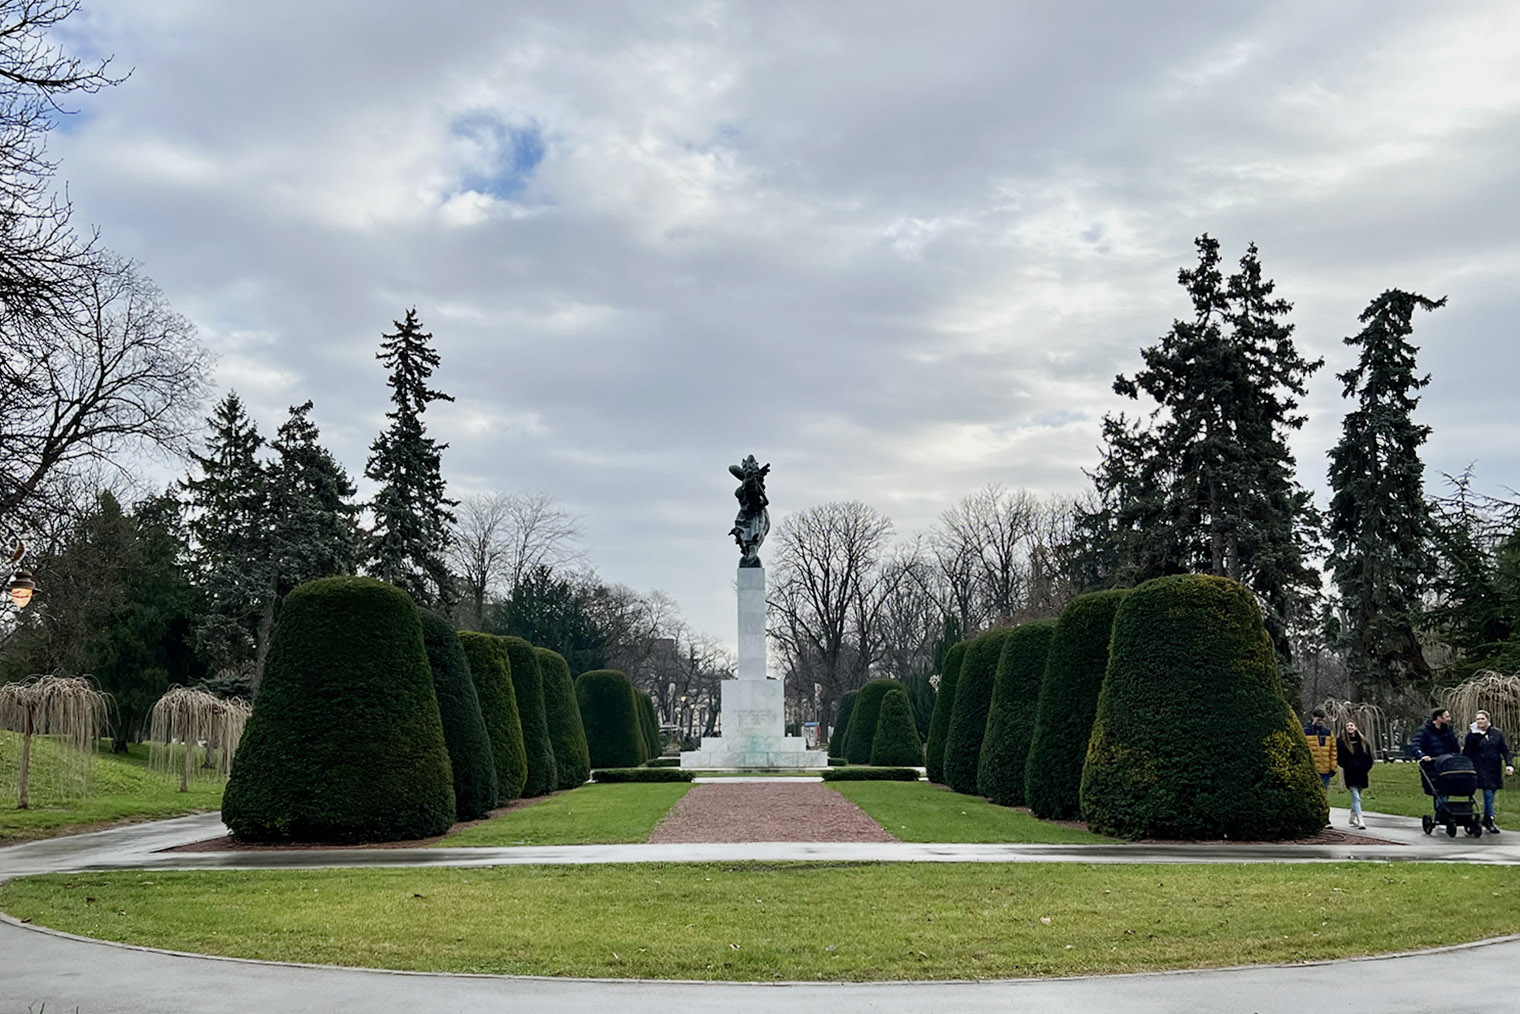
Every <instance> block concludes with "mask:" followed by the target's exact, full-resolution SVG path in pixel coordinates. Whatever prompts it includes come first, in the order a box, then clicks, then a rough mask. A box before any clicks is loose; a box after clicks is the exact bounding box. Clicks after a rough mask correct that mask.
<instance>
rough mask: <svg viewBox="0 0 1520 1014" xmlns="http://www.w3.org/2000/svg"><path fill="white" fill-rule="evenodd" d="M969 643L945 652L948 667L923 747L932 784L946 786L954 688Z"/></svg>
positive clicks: (942, 672) (963, 643) (935, 701)
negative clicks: (948, 735) (947, 740)
mask: <svg viewBox="0 0 1520 1014" xmlns="http://www.w3.org/2000/svg"><path fill="white" fill-rule="evenodd" d="M970 644H971V642H970V641H960V642H959V643H957V644H953V645H951V646H950V650H949V651H947V652H945V665H944V669H943V671H941V672H940V674H939V692H938V693H936V694H935V695H934V715H933V717H931V718H930V719H929V738H928V741H927V743H926V744H925V745H924V767H925V768H927V769H928V772H929V781H931V782H935V783H936V784H939V785H943V784H944V783H945V739H946V736H947V734H948V733H949V732H950V712H952V711H954V710H955V687H956V683H957V681H958V680H959V678H960V674H961V663H962V661H963V660H964V659H965V657H966V648H967V647H969V646H970Z"/></svg>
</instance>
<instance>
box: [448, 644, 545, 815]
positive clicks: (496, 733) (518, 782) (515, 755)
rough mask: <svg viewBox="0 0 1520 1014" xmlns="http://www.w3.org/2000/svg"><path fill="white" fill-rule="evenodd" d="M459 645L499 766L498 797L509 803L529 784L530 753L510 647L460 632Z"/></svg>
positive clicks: (494, 758)
mask: <svg viewBox="0 0 1520 1014" xmlns="http://www.w3.org/2000/svg"><path fill="white" fill-rule="evenodd" d="M459 643H460V646H461V647H463V648H464V657H465V661H466V663H467V664H468V665H469V668H470V680H471V682H473V683H474V684H475V693H476V695H477V696H478V697H479V699H480V714H481V717H482V718H483V719H484V720H485V726H486V736H487V738H488V739H490V741H491V758H492V760H493V761H494V762H495V764H496V781H497V790H498V793H497V794H498V797H499V798H500V800H501V802H503V803H506V802H510V801H511V800H514V799H517V798H519V797H520V796H521V795H522V794H523V785H524V784H525V783H526V782H527V781H528V753H527V750H526V749H525V748H524V747H523V733H522V720H521V719H520V718H519V717H518V714H517V692H516V691H515V690H514V689H513V687H512V672H511V670H510V669H509V668H508V666H509V663H508V661H507V648H506V645H504V644H503V643H502V641H501V638H499V637H495V636H493V635H491V634H480V633H476V632H474V631H469V630H466V631H461V632H460V633H459Z"/></svg>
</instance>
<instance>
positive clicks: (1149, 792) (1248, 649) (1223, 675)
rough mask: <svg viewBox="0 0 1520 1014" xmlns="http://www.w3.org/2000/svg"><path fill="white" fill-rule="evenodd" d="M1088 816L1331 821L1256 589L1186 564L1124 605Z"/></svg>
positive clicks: (1098, 826)
mask: <svg viewBox="0 0 1520 1014" xmlns="http://www.w3.org/2000/svg"><path fill="white" fill-rule="evenodd" d="M1081 799H1082V817H1083V819H1084V820H1086V821H1087V822H1088V825H1089V826H1090V827H1091V828H1092V829H1093V830H1094V831H1097V832H1098V833H1099V834H1110V835H1116V836H1119V837H1125V838H1145V837H1155V838H1182V839H1213V838H1233V839H1236V840H1263V841H1265V840H1280V839H1284V838H1301V837H1305V836H1307V835H1312V834H1316V833H1318V831H1319V830H1320V828H1322V827H1323V826H1324V823H1325V814H1326V812H1327V807H1326V803H1325V794H1324V792H1323V791H1322V790H1321V789H1320V784H1319V779H1318V777H1316V776H1315V774H1314V768H1313V764H1312V762H1311V761H1310V759H1309V750H1308V747H1307V746H1306V745H1305V744H1304V737H1303V734H1302V732H1300V730H1299V725H1298V720H1297V718H1295V717H1294V714H1293V712H1292V710H1291V709H1290V708H1289V707H1288V703H1287V701H1286V700H1284V698H1283V689H1282V681H1281V680H1280V679H1279V678H1278V674H1277V664H1276V660H1275V658H1274V656H1273V653H1272V641H1271V638H1270V637H1268V635H1267V631H1266V627H1265V626H1263V624H1262V619H1261V612H1260V610H1259V609H1258V608H1257V606H1256V600H1255V599H1254V598H1253V597H1252V595H1251V592H1250V591H1248V590H1247V589H1246V587H1245V586H1244V585H1242V584H1240V583H1239V582H1238V581H1232V580H1230V579H1229V578H1223V577H1204V576H1200V575H1178V576H1174V577H1164V578H1157V579H1156V580H1154V581H1148V582H1146V583H1145V584H1143V585H1141V586H1140V587H1138V588H1136V589H1135V590H1134V591H1132V592H1130V593H1129V595H1128V596H1127V597H1126V598H1125V600H1124V602H1123V603H1122V604H1121V605H1120V606H1119V610H1118V613H1117V615H1116V616H1115V617H1114V627H1113V646H1112V649H1111V652H1110V655H1109V663H1108V673H1107V675H1106V676H1105V677H1104V679H1103V690H1102V692H1101V693H1100V694H1099V695H1098V711H1097V717H1096V720H1095V721H1094V723H1093V731H1092V738H1091V740H1090V741H1089V743H1088V747H1087V763H1086V766H1085V767H1084V768H1083V771H1082V796H1081Z"/></svg>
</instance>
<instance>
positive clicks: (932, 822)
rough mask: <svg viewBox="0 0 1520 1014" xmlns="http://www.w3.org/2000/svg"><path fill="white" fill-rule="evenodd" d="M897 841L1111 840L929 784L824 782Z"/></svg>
mask: <svg viewBox="0 0 1520 1014" xmlns="http://www.w3.org/2000/svg"><path fill="white" fill-rule="evenodd" d="M824 784H826V785H828V787H829V788H831V789H833V790H834V791H835V792H838V793H839V794H841V795H843V796H844V797H845V798H846V799H849V800H851V801H853V802H854V803H855V805H857V806H859V807H860V808H861V809H862V810H864V811H865V812H866V814H867V815H868V816H870V818H871V819H872V820H874V821H876V822H877V823H878V824H880V825H881V826H882V827H884V828H886V829H887V832H888V833H889V834H891V835H892V836H893V837H895V838H897V839H898V840H899V841H915V842H972V843H978V844H980V843H989V842H1034V843H1044V844H1053V845H1091V844H1095V843H1098V842H1106V841H1110V840H1111V839H1108V838H1104V837H1102V836H1100V835H1096V834H1093V833H1091V832H1089V831H1083V830H1081V829H1079V828H1074V827H1066V826H1064V825H1061V824H1052V823H1049V822H1048V821H1043V820H1036V819H1035V818H1034V817H1031V816H1030V815H1029V814H1027V813H1021V812H1019V811H1017V810H1010V809H1008V808H1007V807H1006V806H994V805H993V804H991V803H989V802H987V801H986V800H985V799H980V798H978V797H976V796H963V795H961V794H959V793H957V792H951V791H950V790H949V789H946V788H945V787H943V786H940V785H932V784H930V783H929V782H825V783H824Z"/></svg>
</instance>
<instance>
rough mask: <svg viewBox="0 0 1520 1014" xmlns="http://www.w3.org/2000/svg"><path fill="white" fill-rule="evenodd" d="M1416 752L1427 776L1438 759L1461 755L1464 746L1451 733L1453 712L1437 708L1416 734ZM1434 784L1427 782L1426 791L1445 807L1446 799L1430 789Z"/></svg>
mask: <svg viewBox="0 0 1520 1014" xmlns="http://www.w3.org/2000/svg"><path fill="white" fill-rule="evenodd" d="M1413 745H1414V752H1415V753H1416V754H1418V755H1419V757H1420V766H1421V768H1423V769H1424V770H1425V772H1426V773H1427V774H1429V773H1430V770H1431V769H1430V768H1429V767H1427V766H1426V765H1428V764H1429V763H1430V762H1431V761H1432V760H1434V759H1435V758H1437V757H1444V756H1446V755H1447V754H1449V753H1461V752H1462V745H1461V744H1460V743H1458V742H1457V734H1456V733H1454V732H1452V731H1451V712H1450V711H1447V710H1446V709H1445V708H1437V709H1435V710H1434V711H1432V712H1431V713H1430V720H1429V721H1428V722H1426V723H1425V724H1424V725H1422V726H1421V727H1420V731H1419V732H1417V733H1415V734H1414V744H1413ZM1432 785H1434V783H1433V782H1427V783H1426V786H1427V787H1426V788H1425V791H1426V792H1428V793H1430V794H1431V795H1432V796H1435V797H1436V806H1438V807H1439V806H1445V805H1446V797H1445V796H1441V795H1437V794H1436V793H1435V792H1433V791H1432V790H1431V788H1429V786H1432Z"/></svg>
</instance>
